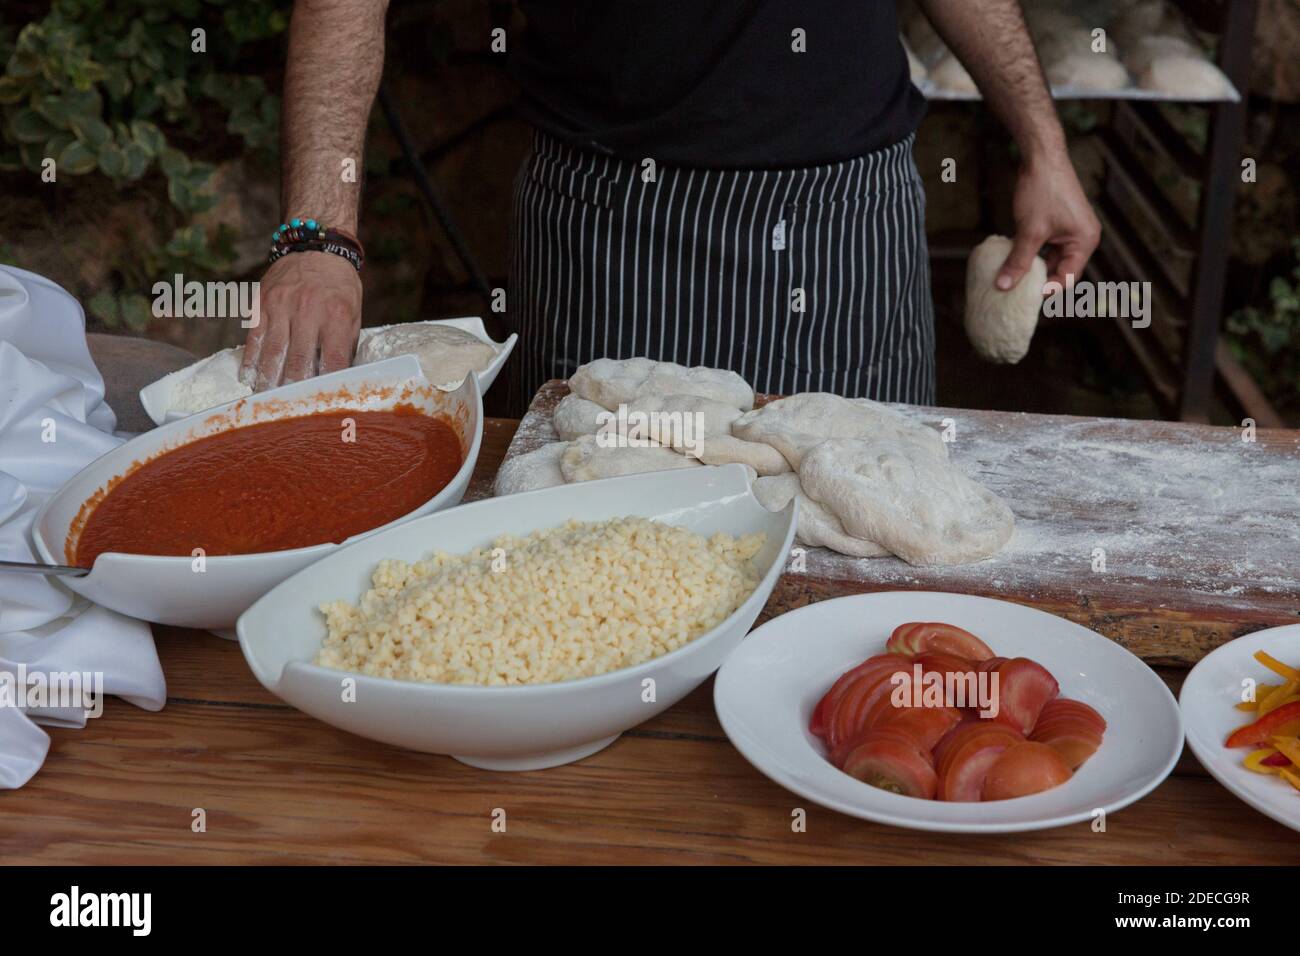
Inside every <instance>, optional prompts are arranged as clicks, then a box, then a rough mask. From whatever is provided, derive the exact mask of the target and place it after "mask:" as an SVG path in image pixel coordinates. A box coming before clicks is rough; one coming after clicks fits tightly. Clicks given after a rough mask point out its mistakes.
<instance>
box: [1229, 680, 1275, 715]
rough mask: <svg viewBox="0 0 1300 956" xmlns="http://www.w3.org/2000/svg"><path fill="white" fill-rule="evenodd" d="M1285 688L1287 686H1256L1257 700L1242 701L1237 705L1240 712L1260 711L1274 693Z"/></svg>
mask: <svg viewBox="0 0 1300 956" xmlns="http://www.w3.org/2000/svg"><path fill="white" fill-rule="evenodd" d="M1285 686H1286V685H1285V684H1256V685H1255V699H1254V700H1245V701H1242V702H1241V703H1240V704H1238V705H1237V709H1238V710H1259V708H1260V707H1262V706H1263V704H1264V701H1266V700H1268V699H1269V697H1271V696H1272V694H1273V691H1275V690H1281V689H1282V688H1283V687H1285Z"/></svg>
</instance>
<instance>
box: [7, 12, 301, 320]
mask: <svg viewBox="0 0 1300 956" xmlns="http://www.w3.org/2000/svg"><path fill="white" fill-rule="evenodd" d="M289 6H290V2H289V0H280V2H278V3H277V2H266V0H53V2H52V3H51V4H50V7H49V11H48V13H47V14H46V15H45V17H44V18H43V19H41V20H36V21H33V22H30V23H25V24H15V23H7V22H0V65H3V73H0V172H6V173H15V172H22V171H24V170H26V171H27V172H29V173H31V174H33V175H39V174H40V173H42V171H43V170H44V169H45V167H46V166H47V165H48V164H47V163H46V161H47V160H53V161H54V163H55V171H56V174H57V176H58V178H59V181H63V180H64V177H68V176H70V177H95V176H98V177H102V178H103V179H104V180H106V181H107V183H109V184H111V185H112V186H113V187H115V188H116V189H118V190H123V189H127V188H140V189H149V190H156V191H157V192H159V193H161V192H163V191H165V193H166V197H167V203H168V204H169V205H170V206H171V207H172V208H173V210H174V213H173V215H172V217H171V218H172V219H173V220H174V222H175V223H176V225H177V229H176V232H175V233H174V234H173V235H172V237H171V239H170V240H168V242H167V243H166V245H165V247H164V248H162V249H143V250H139V251H138V252H136V253H135V254H136V255H137V258H138V259H139V261H138V262H135V263H130V264H127V266H125V267H123V268H121V269H118V270H116V271H118V272H119V273H130V272H134V271H139V270H140V268H141V267H142V266H143V265H145V264H147V263H149V262H159V261H163V260H172V259H176V258H178V257H180V258H181V259H182V260H183V263H184V264H185V265H186V266H187V267H188V268H190V269H191V270H192V271H201V270H202V269H204V268H205V267H206V268H213V267H215V266H216V265H219V260H218V259H217V258H216V257H215V253H216V250H215V249H214V248H212V247H210V244H209V242H208V238H209V237H207V236H205V234H204V231H203V230H202V229H199V228H197V227H195V226H192V225H190V224H189V223H190V220H191V219H192V218H193V217H194V216H195V215H197V214H199V213H202V212H205V211H206V210H208V209H210V208H212V205H213V204H214V202H215V201H216V200H215V198H214V197H213V196H212V195H211V194H210V193H209V192H208V191H207V190H206V188H205V187H206V186H207V184H208V182H209V180H210V179H211V177H212V174H213V171H214V166H213V165H212V163H210V162H206V161H204V160H202V159H199V158H197V157H196V156H195V155H194V153H195V151H196V149H200V150H201V149H202V147H203V146H204V144H205V143H206V141H208V140H210V139H211V138H212V136H213V134H214V133H216V132H217V130H214V129H212V128H211V127H212V123H211V122H210V119H211V118H212V117H213V116H215V117H217V118H218V120H220V118H222V117H224V131H225V132H226V133H228V134H230V135H232V136H235V137H239V138H240V139H241V140H242V142H243V145H244V148H245V150H246V151H249V152H254V153H261V154H264V155H265V156H267V157H270V156H272V155H273V154H274V152H275V149H276V142H277V130H278V127H279V100H278V98H276V97H275V96H273V95H271V94H269V93H268V92H267V89H266V84H265V82H264V81H263V79H262V77H260V76H256V75H246V74H244V73H241V72H239V70H240V67H241V63H243V62H247V57H243V58H241V50H243V49H244V48H245V47H246V45H248V44H255V43H258V42H260V41H264V40H267V39H270V38H273V37H276V36H278V35H280V34H282V33H283V32H284V31H285V29H286V28H287V26H288V12H287V11H288V7H289ZM3 16H4V15H3V14H0V21H3ZM226 152H229V150H226ZM151 174H157V176H158V179H157V180H156V181H155V180H154V179H153V178H152V177H151ZM37 181H38V182H39V180H37ZM151 183H156V184H155V185H151ZM137 184H139V185H138V186H137ZM104 296H107V297H108V298H104ZM110 300H111V302H110ZM91 301H92V312H94V313H95V314H96V315H99V316H100V317H101V318H103V319H104V321H106V322H110V323H111V324H119V323H125V324H127V325H131V326H136V324H137V323H139V322H147V321H148V316H147V310H145V312H144V313H142V312H141V310H140V307H139V303H138V302H136V300H135V299H134V298H132V297H130V296H116V295H112V294H110V293H104V294H103V295H102V296H96V297H94V298H93V299H92V300H91ZM96 305H98V306H99V307H98V308H96Z"/></svg>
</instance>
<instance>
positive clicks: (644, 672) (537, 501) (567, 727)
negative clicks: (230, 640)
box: [237, 465, 795, 770]
mask: <svg viewBox="0 0 1300 956" xmlns="http://www.w3.org/2000/svg"><path fill="white" fill-rule="evenodd" d="M627 516H640V517H645V518H653V519H656V520H660V521H665V522H668V523H670V524H674V525H679V526H681V527H685V528H689V529H690V530H692V531H696V532H699V533H700V534H704V535H711V534H713V533H715V532H718V531H724V532H727V533H728V534H732V535H742V534H750V533H754V532H760V531H761V532H763V533H765V534H766V535H767V540H766V542H765V543H764V545H763V548H762V550H761V551H760V552H759V554H758V555H757V557H756V558H755V563H756V565H757V566H758V568H759V571H760V573H761V575H762V579H761V582H760V583H759V585H758V588H757V589H756V590H755V591H754V593H753V594H751V595H750V596H749V598H748V599H746V601H745V602H744V603H743V604H742V605H741V606H740V607H739V608H738V609H737V610H736V611H735V613H733V614H732V615H731V616H730V617H728V618H727V620H726V621H724V622H723V623H722V624H720V625H719V626H718V627H716V628H714V629H713V630H711V631H709V632H707V633H705V634H703V635H701V636H700V637H698V638H696V639H695V640H694V641H691V642H690V643H689V644H686V645H684V646H682V647H679V648H677V649H676V650H674V651H672V652H670V653H668V654H665V655H663V656H662V657H658V658H655V659H654V660H650V661H645V662H644V663H641V664H638V665H636V666H635V667H628V668H624V669H622V670H617V671H611V672H610V673H607V674H601V675H599V676H596V677H585V678H581V679H578V680H570V681H562V682H558V683H552V684H530V685H521V686H512V687H480V686H471V685H453V684H432V683H420V682H417V681H402V680H393V679H390V678H383V677H369V676H365V675H362V674H352V673H348V672H345V671H339V670H333V669H329V668H325V667H320V666H318V665H316V664H314V663H312V661H313V660H314V659H315V656H316V653H317V651H318V650H319V649H320V646H321V643H322V641H323V640H324V638H325V636H326V628H325V621H324V618H323V617H322V615H321V614H320V613H319V611H318V610H317V606H318V605H320V604H322V603H325V602H328V601H333V600H336V599H339V598H342V599H345V600H348V601H351V602H355V601H357V600H358V599H359V598H360V596H361V595H362V594H363V593H364V592H365V591H366V590H367V589H369V587H370V576H371V574H372V572H373V571H374V569H375V566H376V565H377V564H378V563H379V562H380V561H381V560H383V559H385V558H400V559H402V560H404V561H416V560H419V559H421V558H424V557H426V556H428V555H429V554H430V553H432V552H433V551H434V550H441V551H446V552H449V553H453V554H457V553H463V552H466V551H469V550H471V549H473V548H476V547H483V546H486V545H488V544H489V543H490V542H491V541H492V540H493V539H495V538H497V537H499V536H500V535H503V534H512V535H525V534H528V533H530V532H532V531H536V530H540V529H545V528H552V527H555V526H556V525H559V524H562V523H563V522H565V521H567V520H569V519H570V518H574V519H578V520H582V521H601V520H607V519H611V518H619V517H627ZM794 527H795V512H794V507H793V505H792V506H791V507H789V508H787V509H786V510H785V511H784V512H781V513H776V514H774V513H772V512H769V511H767V510H766V509H765V508H764V507H763V506H762V505H760V504H759V503H758V501H757V500H756V499H755V498H754V496H753V494H752V493H751V492H750V490H749V478H748V475H747V473H746V471H745V469H744V468H743V467H741V466H739V465H729V466H726V467H723V468H690V469H682V470H677V471H666V472H659V473H655V474H646V475H632V476H628V477H624V478H611V479H607V480H604V481H590V482H583V483H581V484H573V485H563V486H560V487H557V488H547V489H545V490H542V491H534V492H528V493H525V494H517V495H509V496H507V497H504V498H492V499H488V500H486V501H479V502H474V503H473V504H468V505H463V506H462V507H459V508H456V509H455V510H453V511H446V512H442V513H440V514H435V515H430V516H428V517H426V518H421V519H420V520H418V521H412V522H409V523H407V524H404V525H402V526H401V527H398V528H392V529H389V530H387V531H384V532H382V533H380V534H375V535H371V536H369V537H367V538H366V539H365V540H363V541H358V542H356V543H355V544H351V545H349V546H347V547H346V548H341V549H340V550H339V551H337V552H336V553H335V554H332V555H330V556H329V557H327V558H325V559H323V560H321V561H319V562H317V563H316V564H313V565H312V566H311V567H309V568H307V569H305V570H303V571H301V572H299V573H298V574H296V575H294V576H293V577H291V578H289V579H288V580H287V581H285V582H284V583H283V584H281V585H279V586H278V587H276V588H275V589H273V590H272V591H271V592H270V593H268V594H267V595H266V596H265V597H263V598H262V599H261V600H259V601H258V602H257V603H256V604H254V605H253V606H252V607H251V608H249V609H248V611H247V612H246V613H245V614H244V615H243V616H242V617H241V618H240V619H239V624H238V627H237V631H238V633H239V646H240V647H241V648H242V650H243V652H244V657H245V658H246V659H247V661H248V664H249V667H251V668H252V670H253V673H254V674H255V675H256V676H257V679H258V680H259V681H261V682H262V684H263V686H265V687H266V688H267V689H268V690H270V691H271V692H272V693H273V694H275V695H276V696H278V697H280V698H282V699H284V700H285V701H288V702H289V703H290V704H292V705H293V706H295V707H297V708H298V709H299V710H303V711H305V712H306V713H308V714H311V715H312V716H313V717H317V718H319V719H320V720H323V721H325V722H326V723H328V724H332V725H333V726H335V727H339V728H342V729H343V730H347V731H350V732H352V733H354V734H358V735H360V736H362V737H369V738H371V739H373V740H379V741H383V742H384V743H389V744H395V745H397V746H399V747H407V748H409V749H411V750H419V751H423V752H426V753H438V754H451V755H453V756H455V757H456V759H457V760H460V761H463V762H464V763H468V764H471V765H473V766H476V767H483V768H486V769H489V770H537V769H541V768H543V767H553V766H558V765H560V764H564V763H569V762H571V761H574V760H579V759H581V758H582V757H586V756H588V755H590V754H592V753H595V752H596V751H598V750H600V749H601V748H603V747H605V746H607V745H609V744H611V743H613V742H614V740H615V739H616V738H617V737H618V735H619V734H621V733H622V732H623V731H625V730H627V729H629V728H631V727H634V726H636V725H637V724H640V723H642V722H643V721H646V720H649V719H650V718H651V717H654V716H655V715H656V714H658V713H660V712H661V711H663V710H665V709H667V708H668V707H671V706H672V705H673V704H675V703H677V701H679V700H681V699H682V698H683V697H685V696H686V695H687V694H689V693H690V692H691V691H692V690H694V689H695V688H696V687H698V686H699V685H700V684H701V683H703V681H704V680H705V679H706V678H708V676H709V675H710V674H712V673H713V672H714V671H715V670H717V668H718V666H719V665H720V664H721V663H722V662H723V660H725V659H726V657H727V655H728V654H730V653H731V652H732V651H733V650H735V648H736V646H737V645H738V644H739V643H740V641H741V639H742V638H743V637H744V636H745V634H746V633H747V632H748V630H749V628H750V626H751V625H752V624H753V623H754V620H755V619H756V618H757V617H758V613H759V611H761V610H762V608H763V605H764V604H765V603H766V602H767V599H768V597H769V595H770V594H771V593H772V588H773V587H774V586H775V585H776V581H777V578H779V577H780V576H781V572H782V570H783V568H784V564H785V556H786V555H787V554H788V553H789V549H790V544H791V542H792V541H793V539H794ZM345 679H350V680H352V681H355V698H356V699H355V701H351V702H345V701H344V699H343V698H344V694H343V688H344V684H343V681H344V680H345ZM646 680H653V681H654V700H653V701H647V700H645V699H644V695H645V693H646V686H647V685H645V684H643V682H644V681H646Z"/></svg>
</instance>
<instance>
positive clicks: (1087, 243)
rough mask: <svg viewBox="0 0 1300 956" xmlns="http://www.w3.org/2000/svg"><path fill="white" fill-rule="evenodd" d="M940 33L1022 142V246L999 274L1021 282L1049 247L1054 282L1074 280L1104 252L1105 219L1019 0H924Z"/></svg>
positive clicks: (1018, 212) (1018, 201)
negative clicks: (1086, 186)
mask: <svg viewBox="0 0 1300 956" xmlns="http://www.w3.org/2000/svg"><path fill="white" fill-rule="evenodd" d="M919 2H920V6H921V9H922V10H923V11H924V12H925V15H926V16H927V17H929V19H930V22H931V23H932V24H933V25H934V28H935V29H936V30H938V31H939V35H940V36H941V37H943V39H944V40H945V41H947V43H948V46H950V47H951V48H952V50H953V52H954V53H956V54H957V57H958V59H960V60H961V62H962V63H963V64H964V65H965V66H966V68H967V69H968V70H970V74H971V76H972V77H974V78H975V82H976V83H977V84H979V88H980V91H981V92H982V93H983V94H984V101H985V103H986V104H987V105H988V107H989V108H990V109H991V110H992V111H993V113H994V115H996V116H997V118H998V119H1000V120H1001V121H1002V122H1003V124H1004V125H1005V126H1006V127H1007V129H1008V130H1010V132H1011V135H1012V137H1013V138H1014V139H1015V141H1016V143H1017V144H1018V145H1019V146H1020V151H1021V154H1022V155H1023V156H1024V157H1025V158H1024V165H1023V166H1022V167H1021V170H1020V181H1019V182H1018V183H1017V184H1016V196H1015V207H1014V210H1013V212H1014V215H1015V220H1016V236H1015V246H1014V248H1013V249H1012V250H1011V255H1010V256H1009V257H1008V258H1007V261H1006V264H1005V265H1004V266H1003V267H1002V270H1001V272H999V274H998V278H997V287H998V288H999V289H1002V290H1003V291H1006V290H1007V289H1011V288H1014V287H1015V286H1016V285H1018V284H1019V283H1020V280H1021V278H1023V277H1024V275H1025V273H1027V272H1028V271H1029V267H1030V265H1032V264H1033V261H1034V256H1035V255H1037V254H1038V252H1039V250H1040V249H1041V248H1042V247H1043V246H1045V245H1046V246H1050V247H1051V248H1050V250H1049V252H1048V254H1047V271H1048V276H1049V281H1057V282H1060V283H1061V285H1062V286H1063V287H1065V286H1066V285H1067V283H1066V279H1069V280H1070V282H1069V284H1073V282H1074V280H1075V279H1077V278H1078V277H1079V276H1080V275H1081V274H1082V273H1083V267H1084V266H1085V265H1087V264H1088V259H1089V258H1090V257H1091V256H1092V254H1093V252H1094V251H1096V248H1097V243H1098V241H1099V240H1100V238H1101V226H1100V224H1099V223H1098V222H1097V217H1096V215H1094V214H1093V211H1092V207H1091V206H1089V205H1088V199H1087V197H1086V196H1085V195H1084V193H1083V187H1082V186H1080V185H1079V177H1078V176H1077V175H1076V174H1075V172H1074V166H1073V165H1072V164H1071V163H1070V154H1069V152H1068V151H1067V150H1066V146H1065V133H1064V131H1063V130H1062V129H1061V123H1060V120H1058V119H1057V116H1056V105H1055V104H1054V103H1053V102H1052V94H1051V91H1050V90H1049V89H1048V87H1047V81H1046V79H1045V78H1044V77H1043V69H1042V67H1041V66H1040V65H1039V63H1038V55H1037V54H1036V53H1035V51H1034V44H1033V42H1032V41H1031V40H1030V38H1029V31H1028V30H1027V29H1026V28H1025V19H1024V15H1023V14H1022V13H1021V9H1020V3H1019V2H1018V0H919Z"/></svg>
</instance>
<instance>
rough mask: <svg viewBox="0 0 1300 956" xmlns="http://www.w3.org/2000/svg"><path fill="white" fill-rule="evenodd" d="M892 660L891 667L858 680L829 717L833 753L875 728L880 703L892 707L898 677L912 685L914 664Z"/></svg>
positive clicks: (828, 740) (879, 667) (880, 667)
mask: <svg viewBox="0 0 1300 956" xmlns="http://www.w3.org/2000/svg"><path fill="white" fill-rule="evenodd" d="M889 657H890V658H891V660H890V661H888V662H887V663H884V664H881V665H877V666H875V667H872V668H870V669H869V670H865V671H863V672H862V673H861V674H859V675H858V676H857V677H856V678H854V679H853V680H852V681H851V682H850V683H849V685H848V687H846V688H845V690H844V692H843V693H842V694H841V695H840V698H839V699H838V700H837V701H835V703H834V704H833V705H832V707H831V709H830V711H829V712H828V713H827V716H826V723H827V733H826V737H825V740H826V745H827V746H828V747H829V748H830V749H831V751H832V752H833V751H836V750H837V749H840V748H842V747H843V746H844V745H845V744H847V743H849V742H850V741H852V740H855V739H857V738H858V737H860V736H862V734H863V732H864V731H866V730H868V729H870V728H871V726H872V721H873V720H874V719H875V715H876V714H877V713H878V705H879V702H880V701H881V700H883V701H884V702H885V704H886V705H888V704H889V698H890V694H891V693H893V690H894V687H895V684H894V682H893V677H894V675H895V674H896V673H899V672H902V673H904V674H905V675H906V676H905V677H904V678H902V679H903V680H906V681H911V669H912V664H911V661H910V660H907V659H904V658H899V657H898V656H896V655H893V654H891V655H889Z"/></svg>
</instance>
